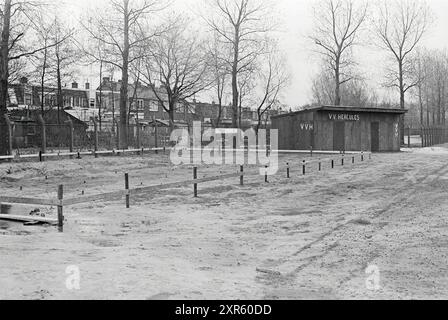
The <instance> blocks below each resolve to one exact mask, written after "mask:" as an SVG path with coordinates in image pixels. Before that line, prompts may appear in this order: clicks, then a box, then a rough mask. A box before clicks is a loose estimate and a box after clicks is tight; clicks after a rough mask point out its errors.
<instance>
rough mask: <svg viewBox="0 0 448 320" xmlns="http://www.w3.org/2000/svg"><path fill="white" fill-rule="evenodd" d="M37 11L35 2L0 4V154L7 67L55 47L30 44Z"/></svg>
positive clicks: (4, 136)
mask: <svg viewBox="0 0 448 320" xmlns="http://www.w3.org/2000/svg"><path fill="white" fill-rule="evenodd" d="M41 9H42V5H41V4H40V3H39V2H37V1H31V0H29V1H23V0H21V1H18V0H17V1H13V0H4V2H3V5H2V6H1V8H0V19H1V40H0V41H1V42H0V154H6V153H7V152H8V145H9V141H8V140H9V137H8V134H7V132H6V130H5V115H6V113H7V106H8V85H9V77H10V67H11V65H14V64H16V63H17V62H18V61H19V60H20V59H22V58H27V57H31V56H33V55H35V54H37V53H39V52H41V51H43V50H45V49H48V48H51V47H54V46H55V45H56V44H55V43H50V44H48V45H45V44H44V45H42V43H36V42H35V41H32V39H33V38H36V37H35V31H36V28H35V24H34V16H35V15H36V13H37V12H38V11H39V10H41Z"/></svg>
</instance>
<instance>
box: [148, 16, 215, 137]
mask: <svg viewBox="0 0 448 320" xmlns="http://www.w3.org/2000/svg"><path fill="white" fill-rule="evenodd" d="M175 20H176V21H177V23H176V24H175V25H173V24H171V27H170V28H169V30H168V31H167V32H165V33H164V34H163V35H160V36H159V37H157V38H156V39H153V40H152V41H151V43H150V44H148V46H147V51H148V52H149V56H148V57H147V59H145V60H144V62H143V63H144V67H143V69H144V70H145V72H144V74H143V76H142V82H145V83H146V84H147V85H149V86H150V87H151V88H152V90H153V92H154V95H155V96H156V97H157V99H158V101H159V103H160V104H161V105H162V107H163V109H164V110H165V111H166V112H167V113H168V114H169V119H170V127H171V129H174V114H175V111H176V108H177V105H178V103H180V102H184V101H185V100H187V99H189V98H191V97H194V96H195V95H196V94H198V93H199V92H201V91H204V90H206V89H208V88H209V87H210V86H211V85H212V84H213V82H214V79H213V77H211V76H210V74H209V70H208V65H207V63H206V55H207V52H206V49H205V46H204V45H203V43H201V41H200V39H199V38H198V37H197V34H196V33H195V32H192V31H191V30H189V29H188V24H187V21H186V19H181V18H177V19H175ZM159 83H160V86H161V89H162V90H159V89H158V86H157V84H159Z"/></svg>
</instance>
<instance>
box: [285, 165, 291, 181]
mask: <svg viewBox="0 0 448 320" xmlns="http://www.w3.org/2000/svg"><path fill="white" fill-rule="evenodd" d="M286 178H288V179H290V168H289V162H288V163H286Z"/></svg>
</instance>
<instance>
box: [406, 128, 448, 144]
mask: <svg viewBox="0 0 448 320" xmlns="http://www.w3.org/2000/svg"><path fill="white" fill-rule="evenodd" d="M411 133H412V129H411V128H408V146H409V147H411ZM420 136H421V139H422V147H423V148H425V147H431V146H434V145H437V144H443V143H446V142H448V130H447V128H421V131H420Z"/></svg>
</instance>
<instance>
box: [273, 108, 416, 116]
mask: <svg viewBox="0 0 448 320" xmlns="http://www.w3.org/2000/svg"><path fill="white" fill-rule="evenodd" d="M320 111H330V112H331V111H333V112H358V113H389V114H405V113H406V112H408V110H403V109H388V108H362V107H349V106H317V107H312V108H308V109H305V110H300V111H296V112H291V113H284V114H279V115H275V116H272V118H274V119H276V118H281V117H289V116H293V115H296V114H303V113H309V112H320Z"/></svg>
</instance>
